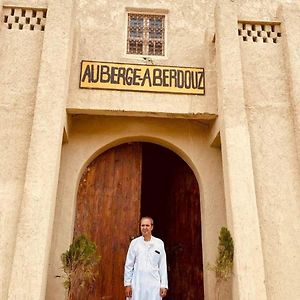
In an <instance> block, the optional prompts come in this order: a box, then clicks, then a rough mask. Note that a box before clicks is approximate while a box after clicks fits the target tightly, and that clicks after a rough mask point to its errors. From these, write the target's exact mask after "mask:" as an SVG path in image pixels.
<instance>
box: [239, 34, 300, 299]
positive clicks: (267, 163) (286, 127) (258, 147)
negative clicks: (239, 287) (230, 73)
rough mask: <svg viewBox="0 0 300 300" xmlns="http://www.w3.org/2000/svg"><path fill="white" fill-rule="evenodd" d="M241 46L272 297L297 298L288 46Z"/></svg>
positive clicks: (297, 212) (299, 261) (299, 182)
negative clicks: (286, 57) (286, 58)
mask: <svg viewBox="0 0 300 300" xmlns="http://www.w3.org/2000/svg"><path fill="white" fill-rule="evenodd" d="M283 34H284V33H283ZM240 46H241V55H242V62H243V75H244V88H245V97H246V105H247V114H248V121H249V129H250V137H251V148H252V157H253V166H254V175H255V185H256V196H257V205H258V208H259V219H260V227H261V236H262V245H263V253H264V261H265V274H266V287H267V292H268V299H274V300H281V299H291V300H296V299H299V298H300V289H299V281H300V272H299V269H300V256H299V249H300V242H299V238H298V237H299V234H300V206H299V196H300V173H299V164H298V159H297V150H296V149H297V148H296V144H295V141H296V140H295V132H294V121H293V116H294V115H293V111H292V110H293V108H292V107H291V105H290V99H289V82H288V81H287V71H286V69H285V62H284V51H285V50H284V49H283V42H282V39H281V41H280V43H278V44H269V43H265V44H263V43H252V42H242V41H241V42H240Z"/></svg>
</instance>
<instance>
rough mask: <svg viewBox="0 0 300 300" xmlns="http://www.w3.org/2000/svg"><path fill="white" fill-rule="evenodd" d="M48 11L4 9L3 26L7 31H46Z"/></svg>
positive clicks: (5, 7)
mask: <svg viewBox="0 0 300 300" xmlns="http://www.w3.org/2000/svg"><path fill="white" fill-rule="evenodd" d="M46 18H47V9H44V8H21V7H13V6H4V7H3V25H4V26H5V27H6V28H7V29H16V30H36V31H44V30H45V26H46Z"/></svg>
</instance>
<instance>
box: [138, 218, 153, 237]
mask: <svg viewBox="0 0 300 300" xmlns="http://www.w3.org/2000/svg"><path fill="white" fill-rule="evenodd" d="M152 230H153V219H152V218H150V217H143V218H142V219H141V233H142V235H143V237H144V239H145V240H150V238H151V234H152Z"/></svg>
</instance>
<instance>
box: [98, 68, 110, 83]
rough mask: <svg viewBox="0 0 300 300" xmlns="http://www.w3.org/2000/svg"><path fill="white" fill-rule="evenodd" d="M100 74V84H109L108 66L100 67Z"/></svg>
mask: <svg viewBox="0 0 300 300" xmlns="http://www.w3.org/2000/svg"><path fill="white" fill-rule="evenodd" d="M100 69H101V72H100V82H104V83H105V82H109V81H110V75H109V66H105V65H101V68H100Z"/></svg>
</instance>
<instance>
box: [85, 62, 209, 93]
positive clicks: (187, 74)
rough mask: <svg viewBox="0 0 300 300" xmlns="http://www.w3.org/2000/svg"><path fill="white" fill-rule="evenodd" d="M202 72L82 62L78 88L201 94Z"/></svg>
mask: <svg viewBox="0 0 300 300" xmlns="http://www.w3.org/2000/svg"><path fill="white" fill-rule="evenodd" d="M204 84H205V83H204V69H203V68H188V67H169V66H154V65H151V66H148V65H137V64H131V65H127V64H121V63H106V62H94V61H82V63H81V75H80V87H81V88H88V89H108V90H125V91H141V92H159V93H178V94H193V95H204V93H205V85H204Z"/></svg>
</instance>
